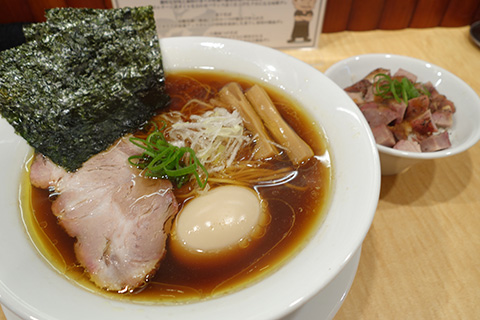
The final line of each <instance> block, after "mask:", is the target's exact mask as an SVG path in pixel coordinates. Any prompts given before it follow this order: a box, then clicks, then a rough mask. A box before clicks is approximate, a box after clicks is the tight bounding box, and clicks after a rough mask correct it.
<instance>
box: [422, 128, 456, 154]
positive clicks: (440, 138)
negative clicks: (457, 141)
mask: <svg viewBox="0 0 480 320" xmlns="http://www.w3.org/2000/svg"><path fill="white" fill-rule="evenodd" d="M451 145H452V144H451V143H450V138H449V137H448V132H447V131H444V132H442V133H439V134H436V135H433V136H430V137H428V138H426V139H424V140H422V141H420V147H421V148H422V152H433V151H439V150H443V149H447V148H450V147H451Z"/></svg>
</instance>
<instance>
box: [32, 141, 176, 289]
mask: <svg viewBox="0 0 480 320" xmlns="http://www.w3.org/2000/svg"><path fill="white" fill-rule="evenodd" d="M141 151H142V150H141V149H140V148H138V147H136V146H135V145H133V144H132V143H130V142H129V141H128V139H127V138H123V139H120V140H119V141H118V142H117V143H116V144H115V145H113V146H112V147H111V148H110V149H108V150H107V151H104V152H102V153H99V154H97V155H95V156H93V157H92V158H90V159H89V160H88V161H87V162H85V163H84V165H83V166H82V167H81V168H80V169H79V170H77V171H76V172H72V173H70V172H66V171H65V170H64V169H63V168H61V167H59V166H57V165H55V164H54V163H53V162H52V161H51V160H49V159H48V158H46V157H44V156H42V155H37V156H36V157H35V159H34V161H33V163H32V165H31V168H30V180H31V183H32V184H33V185H34V186H36V187H39V188H44V189H45V188H49V189H50V190H51V191H53V192H55V194H56V197H55V200H54V201H53V203H52V211H53V213H54V214H55V216H57V218H58V221H59V223H60V225H62V226H63V228H64V229H65V230H66V232H67V233H68V234H69V235H70V236H72V237H75V238H76V243H75V254H76V257H77V259H78V261H79V262H80V263H81V264H82V265H83V266H84V267H85V269H86V271H87V272H88V274H89V275H90V278H91V280H92V281H93V282H94V283H95V284H96V285H97V286H99V287H101V288H105V289H107V290H115V291H121V292H124V291H128V290H131V289H133V288H136V287H138V286H141V285H142V284H144V283H145V281H146V280H147V278H148V277H149V276H150V275H152V274H154V273H155V271H156V269H157V268H158V266H159V264H160V261H161V259H162V258H163V256H164V254H165V242H166V238H167V234H166V232H165V230H164V229H165V225H166V222H167V221H169V219H170V218H171V217H172V216H173V215H174V214H175V213H176V212H177V210H178V204H177V202H176V200H175V197H174V195H173V191H172V185H171V183H170V181H168V180H163V179H147V178H144V177H141V176H139V170H138V169H136V168H132V167H131V166H130V165H129V164H128V162H127V159H128V157H129V156H131V155H134V154H140V153H141Z"/></svg>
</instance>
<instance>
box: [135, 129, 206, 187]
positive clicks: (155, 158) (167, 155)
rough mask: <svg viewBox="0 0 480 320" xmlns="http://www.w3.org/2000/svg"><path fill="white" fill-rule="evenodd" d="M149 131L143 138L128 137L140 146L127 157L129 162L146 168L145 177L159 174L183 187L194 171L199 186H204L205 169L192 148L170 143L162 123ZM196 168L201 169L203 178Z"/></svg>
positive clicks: (160, 176) (158, 175)
mask: <svg viewBox="0 0 480 320" xmlns="http://www.w3.org/2000/svg"><path fill="white" fill-rule="evenodd" d="M154 125H155V130H154V131H153V132H152V133H150V134H149V135H148V136H147V138H146V139H141V138H137V137H131V138H130V142H132V143H133V144H134V145H136V146H137V147H140V148H142V149H143V153H142V154H141V155H133V156H131V157H129V158H128V162H129V163H130V164H131V165H132V166H135V167H137V168H139V169H141V170H144V171H145V176H147V177H158V178H162V179H168V180H170V181H171V182H172V183H174V184H175V185H176V187H177V188H180V187H182V186H183V185H184V184H185V183H186V182H187V181H188V180H189V179H190V176H191V175H192V174H193V175H194V176H195V179H196V180H197V183H198V185H199V187H200V188H202V189H203V188H205V186H206V185H207V180H208V172H207V170H206V169H205V167H204V166H203V165H202V164H201V163H200V161H199V160H198V158H197V156H196V155H195V151H194V150H193V149H192V148H189V147H176V146H174V145H172V144H170V143H169V142H168V141H167V140H166V139H165V136H164V134H163V133H162V131H161V130H164V129H165V125H164V126H163V127H162V128H161V129H158V126H157V125H156V124H154ZM199 171H201V172H203V175H204V177H205V178H204V179H203V180H202V178H201V176H200V174H199Z"/></svg>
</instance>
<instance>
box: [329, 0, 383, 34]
mask: <svg viewBox="0 0 480 320" xmlns="http://www.w3.org/2000/svg"><path fill="white" fill-rule="evenodd" d="M332 1H335V0H332ZM384 3H385V0H354V1H353V3H352V6H351V11H350V17H349V19H348V25H347V29H348V30H353V31H364V30H373V29H377V26H378V23H379V21H380V17H381V15H382V11H383V6H384Z"/></svg>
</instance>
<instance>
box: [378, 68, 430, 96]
mask: <svg viewBox="0 0 480 320" xmlns="http://www.w3.org/2000/svg"><path fill="white" fill-rule="evenodd" d="M373 83H374V84H375V95H376V96H380V97H381V98H383V99H392V98H393V99H395V100H396V101H397V102H398V103H400V102H402V100H403V101H404V102H405V103H408V100H410V99H412V98H416V97H419V96H420V95H421V94H425V95H427V96H430V92H429V91H428V90H426V89H425V88H423V89H422V90H421V93H420V91H419V90H418V89H417V88H416V87H415V84H414V83H413V82H412V81H410V80H408V79H407V78H402V79H401V81H399V80H397V79H392V77H390V76H389V75H388V74H385V73H378V74H376V75H375V77H374V78H373Z"/></svg>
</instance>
